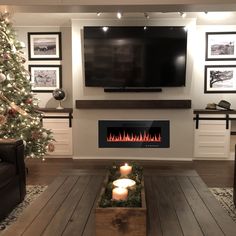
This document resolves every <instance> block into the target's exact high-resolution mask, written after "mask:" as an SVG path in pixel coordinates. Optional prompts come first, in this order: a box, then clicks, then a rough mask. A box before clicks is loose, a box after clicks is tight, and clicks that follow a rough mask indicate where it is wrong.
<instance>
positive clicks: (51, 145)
mask: <svg viewBox="0 0 236 236" xmlns="http://www.w3.org/2000/svg"><path fill="white" fill-rule="evenodd" d="M54 150H55V146H54V144H53V143H49V144H48V151H49V152H54Z"/></svg>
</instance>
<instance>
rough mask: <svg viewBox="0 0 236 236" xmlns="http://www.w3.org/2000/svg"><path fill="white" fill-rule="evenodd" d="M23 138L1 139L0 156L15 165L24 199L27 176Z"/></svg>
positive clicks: (21, 197)
mask: <svg viewBox="0 0 236 236" xmlns="http://www.w3.org/2000/svg"><path fill="white" fill-rule="evenodd" d="M24 150H25V148H24V144H23V140H13V139H10V140H3V139H0V158H1V159H2V161H3V162H9V163H12V164H14V165H15V167H16V174H17V175H18V178H19V193H20V199H21V200H23V199H24V196H25V193H26V189H25V186H26V176H25V160H24V159H25V152H24Z"/></svg>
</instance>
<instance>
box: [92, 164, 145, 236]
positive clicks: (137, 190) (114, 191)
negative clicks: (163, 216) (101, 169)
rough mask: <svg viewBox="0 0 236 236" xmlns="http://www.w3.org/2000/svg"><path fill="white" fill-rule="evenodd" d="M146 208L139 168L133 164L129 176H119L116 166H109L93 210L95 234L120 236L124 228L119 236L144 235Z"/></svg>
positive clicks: (99, 235)
mask: <svg viewBox="0 0 236 236" xmlns="http://www.w3.org/2000/svg"><path fill="white" fill-rule="evenodd" d="M134 186H135V187H134ZM121 187H123V188H121ZM124 187H126V188H124ZM146 210H147V209H146V201H145V192H144V181H143V174H142V167H140V166H138V165H135V164H133V165H132V172H131V174H129V178H120V166H115V165H113V166H112V167H111V168H110V171H109V174H108V175H107V178H106V179H105V182H104V188H103V189H102V190H101V196H100V197H99V200H98V203H97V207H96V209H95V230H96V235H97V236H104V235H120V234H121V231H120V230H121V229H127V231H125V232H122V235H123V236H129V235H140V236H146V235H147V234H146ZM117 219H119V222H118V221H117ZM114 222H115V223H114ZM116 222H117V223H116Z"/></svg>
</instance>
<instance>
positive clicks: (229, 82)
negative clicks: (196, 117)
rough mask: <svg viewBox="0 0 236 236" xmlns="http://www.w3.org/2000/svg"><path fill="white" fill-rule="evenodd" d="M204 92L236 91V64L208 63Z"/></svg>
mask: <svg viewBox="0 0 236 236" xmlns="http://www.w3.org/2000/svg"><path fill="white" fill-rule="evenodd" d="M204 78H205V82H204V93H236V65H206V66H205V75H204Z"/></svg>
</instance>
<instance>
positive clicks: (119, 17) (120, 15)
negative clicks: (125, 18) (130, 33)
mask: <svg viewBox="0 0 236 236" xmlns="http://www.w3.org/2000/svg"><path fill="white" fill-rule="evenodd" d="M116 16H117V18H118V19H119V20H120V19H121V18H122V13H121V12H119V11H118V12H117V14H116Z"/></svg>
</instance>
